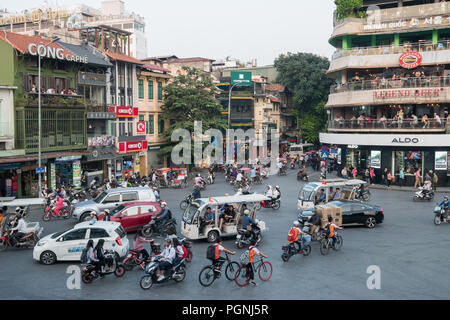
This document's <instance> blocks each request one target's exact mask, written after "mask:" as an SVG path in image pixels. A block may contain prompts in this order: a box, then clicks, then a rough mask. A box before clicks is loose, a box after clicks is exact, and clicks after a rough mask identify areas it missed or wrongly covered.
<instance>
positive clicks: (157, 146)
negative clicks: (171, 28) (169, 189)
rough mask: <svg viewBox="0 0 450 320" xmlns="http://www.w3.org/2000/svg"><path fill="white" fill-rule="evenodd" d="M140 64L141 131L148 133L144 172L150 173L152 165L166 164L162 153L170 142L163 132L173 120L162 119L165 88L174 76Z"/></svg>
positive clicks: (158, 166)
mask: <svg viewBox="0 0 450 320" xmlns="http://www.w3.org/2000/svg"><path fill="white" fill-rule="evenodd" d="M144 62H146V64H144V65H141V66H139V67H138V80H137V81H138V108H139V122H138V124H137V126H136V130H137V131H139V132H137V133H138V134H145V135H146V140H147V141H148V149H147V151H145V152H144V153H143V156H142V157H141V158H140V172H141V175H147V174H148V172H149V171H150V169H151V168H154V169H156V168H160V167H166V166H167V165H168V163H167V157H165V156H164V155H162V154H161V153H160V150H161V148H162V147H163V146H165V145H166V144H167V140H166V139H165V137H164V135H163V133H164V129H165V128H167V127H168V126H169V123H170V121H168V120H164V119H163V118H162V114H163V112H162V110H161V105H162V103H163V101H162V100H163V87H164V86H165V85H166V84H167V82H168V81H169V79H170V70H169V69H166V68H164V67H162V66H161V65H157V64H154V63H148V62H147V61H144Z"/></svg>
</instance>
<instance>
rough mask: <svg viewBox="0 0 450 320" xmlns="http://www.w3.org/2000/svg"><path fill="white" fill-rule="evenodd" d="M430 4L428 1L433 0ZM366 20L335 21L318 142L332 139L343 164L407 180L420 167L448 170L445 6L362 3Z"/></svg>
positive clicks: (449, 68) (444, 181) (449, 54)
mask: <svg viewBox="0 0 450 320" xmlns="http://www.w3.org/2000/svg"><path fill="white" fill-rule="evenodd" d="M430 2H431V3H430ZM364 5H365V6H366V7H368V6H369V5H375V6H378V7H377V8H376V9H375V10H374V11H369V12H368V16H367V18H364V19H355V18H347V19H343V20H337V21H335V24H334V30H333V34H332V36H331V38H330V40H329V42H330V43H331V44H332V45H333V46H335V47H336V48H337V50H336V52H335V53H334V55H333V57H332V61H331V64H330V68H329V70H328V75H329V76H330V77H332V78H333V79H335V80H336V84H335V85H333V86H332V87H331V91H330V95H329V99H328V102H327V104H326V109H327V112H328V116H329V119H328V121H329V122H328V130H327V132H326V133H322V134H321V135H320V141H321V143H323V144H329V145H336V146H337V148H338V155H339V156H338V161H339V162H340V164H341V166H347V167H349V166H353V167H356V168H358V169H359V171H360V173H363V172H364V171H365V169H367V168H369V167H373V168H375V171H376V173H378V176H379V177H380V176H381V172H382V171H384V170H385V169H387V170H388V171H390V172H391V173H392V174H393V175H395V177H396V178H397V179H396V180H397V181H398V177H399V172H400V170H401V169H402V168H404V170H405V173H406V183H407V184H413V183H414V174H415V172H416V171H417V169H421V174H422V175H424V174H425V173H426V172H429V170H433V171H435V172H436V173H437V175H438V178H439V183H438V184H439V185H441V186H443V185H448V184H449V183H450V180H449V179H448V177H449V175H450V171H449V167H448V161H449V158H448V157H449V155H450V127H449V124H450V122H449V121H448V119H449V111H450V110H449V105H450V91H449V90H450V82H449V75H450V46H449V44H450V42H449V40H450V19H449V18H448V17H449V14H450V4H449V3H448V2H437V1H434V2H433V1H428V3H426V2H424V1H375V0H372V1H364Z"/></svg>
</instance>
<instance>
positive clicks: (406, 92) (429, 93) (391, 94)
mask: <svg viewBox="0 0 450 320" xmlns="http://www.w3.org/2000/svg"><path fill="white" fill-rule="evenodd" d="M443 90H444V88H436V89H400V90H382V91H374V92H373V98H374V99H375V100H376V99H394V98H395V99H401V98H413V97H414V98H418V97H424V98H430V97H439V96H440V92H441V91H443Z"/></svg>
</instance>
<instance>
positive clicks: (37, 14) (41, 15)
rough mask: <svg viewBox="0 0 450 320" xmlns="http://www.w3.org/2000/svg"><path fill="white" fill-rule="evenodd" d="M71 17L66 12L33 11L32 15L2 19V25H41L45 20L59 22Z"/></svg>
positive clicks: (0, 21)
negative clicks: (30, 23)
mask: <svg viewBox="0 0 450 320" xmlns="http://www.w3.org/2000/svg"><path fill="white" fill-rule="evenodd" d="M67 17H69V12H68V11H66V10H52V9H47V10H42V9H36V10H33V11H31V13H27V14H23V15H11V16H8V17H2V18H0V25H5V24H19V23H27V22H28V23H29V22H32V23H34V24H39V23H41V22H42V21H43V20H51V21H57V20H60V19H63V18H67Z"/></svg>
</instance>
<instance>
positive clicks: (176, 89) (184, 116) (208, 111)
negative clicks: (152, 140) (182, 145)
mask: <svg viewBox="0 0 450 320" xmlns="http://www.w3.org/2000/svg"><path fill="white" fill-rule="evenodd" d="M182 69H183V71H184V72H185V74H180V75H178V76H176V77H174V78H173V81H172V82H171V83H169V84H168V85H166V86H165V87H164V88H163V98H164V100H163V104H162V106H161V110H162V111H163V119H169V120H170V122H171V124H170V126H169V127H168V128H166V129H165V130H164V135H165V136H166V137H167V139H168V140H170V137H171V136H172V133H173V131H174V130H176V129H186V130H189V131H190V132H193V131H194V121H201V122H202V129H203V132H204V131H206V130H208V129H210V128H213V129H219V130H225V129H226V128H227V123H226V120H225V119H224V117H223V116H222V113H221V112H222V111H223V110H222V109H223V108H222V106H221V105H220V103H219V102H218V101H217V100H216V95H218V94H219V90H218V89H217V87H216V86H215V84H214V82H213V79H212V77H211V76H210V75H209V74H207V73H205V72H203V71H201V70H200V69H197V68H190V67H183V68H182ZM171 150H172V146H169V147H166V148H164V149H163V150H162V151H163V153H170V152H171Z"/></svg>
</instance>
